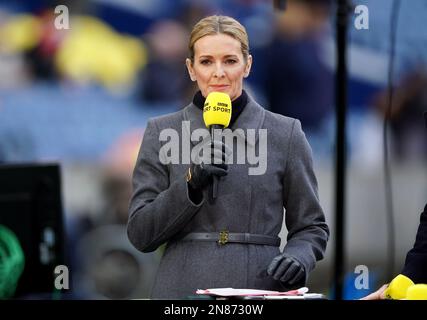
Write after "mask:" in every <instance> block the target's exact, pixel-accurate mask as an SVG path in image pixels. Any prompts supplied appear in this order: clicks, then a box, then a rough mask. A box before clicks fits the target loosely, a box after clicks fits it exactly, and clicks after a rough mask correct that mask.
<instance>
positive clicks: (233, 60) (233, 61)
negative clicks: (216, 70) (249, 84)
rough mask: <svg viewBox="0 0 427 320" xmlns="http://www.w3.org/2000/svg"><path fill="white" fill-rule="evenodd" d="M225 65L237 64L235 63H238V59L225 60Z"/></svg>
mask: <svg viewBox="0 0 427 320" xmlns="http://www.w3.org/2000/svg"><path fill="white" fill-rule="evenodd" d="M225 63H226V64H235V63H237V60H236V59H227V60H225Z"/></svg>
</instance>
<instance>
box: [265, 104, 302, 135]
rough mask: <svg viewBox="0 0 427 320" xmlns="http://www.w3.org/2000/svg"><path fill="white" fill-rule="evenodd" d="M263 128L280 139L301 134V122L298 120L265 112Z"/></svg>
mask: <svg viewBox="0 0 427 320" xmlns="http://www.w3.org/2000/svg"><path fill="white" fill-rule="evenodd" d="M264 127H265V128H267V129H268V128H270V129H272V130H273V132H277V133H278V134H280V135H281V136H282V137H288V138H291V137H292V136H295V135H297V136H300V135H301V134H303V131H302V128H301V122H300V121H299V120H298V119H295V118H291V117H287V116H284V115H281V114H278V113H274V112H271V111H269V110H265V120H264Z"/></svg>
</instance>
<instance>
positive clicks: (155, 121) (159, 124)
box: [147, 108, 185, 130]
mask: <svg viewBox="0 0 427 320" xmlns="http://www.w3.org/2000/svg"><path fill="white" fill-rule="evenodd" d="M184 109H185V108H183V109H181V110H178V111H176V112H172V113H168V114H165V115H161V116H157V117H152V118H149V119H148V122H147V129H149V128H153V127H155V128H157V130H162V129H165V128H174V127H178V126H179V125H180V124H181V122H182V121H183V119H184Z"/></svg>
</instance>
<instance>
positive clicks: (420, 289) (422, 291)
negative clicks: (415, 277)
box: [406, 283, 427, 300]
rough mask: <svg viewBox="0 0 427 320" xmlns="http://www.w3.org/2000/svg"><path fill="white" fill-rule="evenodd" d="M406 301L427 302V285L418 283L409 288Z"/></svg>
mask: <svg viewBox="0 0 427 320" xmlns="http://www.w3.org/2000/svg"><path fill="white" fill-rule="evenodd" d="M406 300H427V284H423V283H417V284H414V285H413V286H410V287H409V288H408V291H407V292H406Z"/></svg>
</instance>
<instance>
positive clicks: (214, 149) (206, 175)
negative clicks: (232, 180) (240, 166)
mask: <svg viewBox="0 0 427 320" xmlns="http://www.w3.org/2000/svg"><path fill="white" fill-rule="evenodd" d="M203 148H204V149H205V150H210V152H204V154H203V156H202V157H200V155H199V154H198V157H197V159H195V162H192V163H191V165H190V169H189V173H188V174H187V181H188V184H189V185H190V186H191V187H192V188H193V189H195V190H201V189H203V188H204V187H206V186H207V185H208V184H210V183H212V177H213V176H218V177H223V176H226V175H227V173H228V165H227V164H226V162H227V160H228V155H229V154H230V152H231V150H230V149H229V148H228V147H227V146H226V145H225V144H224V143H223V142H222V141H215V142H214V143H213V144H212V143H211V142H209V143H208V144H207V145H205V146H203Z"/></svg>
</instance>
